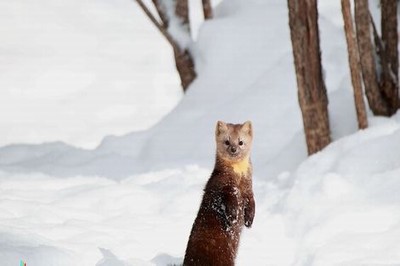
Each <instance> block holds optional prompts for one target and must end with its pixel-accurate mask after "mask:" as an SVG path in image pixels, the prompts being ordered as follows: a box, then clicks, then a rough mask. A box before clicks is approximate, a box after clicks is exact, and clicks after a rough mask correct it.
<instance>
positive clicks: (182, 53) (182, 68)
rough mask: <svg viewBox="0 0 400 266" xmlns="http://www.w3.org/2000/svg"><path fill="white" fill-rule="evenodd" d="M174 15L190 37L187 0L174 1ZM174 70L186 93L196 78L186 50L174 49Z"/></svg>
mask: <svg viewBox="0 0 400 266" xmlns="http://www.w3.org/2000/svg"><path fill="white" fill-rule="evenodd" d="M175 14H176V16H177V17H178V18H180V19H181V25H182V27H183V28H184V29H185V30H186V32H187V34H188V35H189V36H190V20H189V3H188V0H176V6H175ZM174 56H175V64H176V69H177V70H178V72H179V77H180V78H181V84H182V88H183V91H184V92H186V90H187V89H188V87H189V85H190V84H191V83H192V81H193V80H194V79H195V78H196V71H195V69H194V62H193V57H192V55H191V54H190V51H189V50H188V49H174Z"/></svg>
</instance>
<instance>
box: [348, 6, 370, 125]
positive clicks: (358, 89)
mask: <svg viewBox="0 0 400 266" xmlns="http://www.w3.org/2000/svg"><path fill="white" fill-rule="evenodd" d="M342 14H343V20H344V32H345V35H346V42H347V49H348V53H349V66H350V73H351V82H352V84H353V91H354V102H355V106H356V113H357V121H358V128H359V129H364V128H367V127H368V120H367V114H366V111H365V103H364V97H363V90H362V83H361V77H360V73H361V69H360V62H359V54H358V50H357V40H356V38H355V34H354V27H353V20H352V16H351V9H350V1H349V0H342Z"/></svg>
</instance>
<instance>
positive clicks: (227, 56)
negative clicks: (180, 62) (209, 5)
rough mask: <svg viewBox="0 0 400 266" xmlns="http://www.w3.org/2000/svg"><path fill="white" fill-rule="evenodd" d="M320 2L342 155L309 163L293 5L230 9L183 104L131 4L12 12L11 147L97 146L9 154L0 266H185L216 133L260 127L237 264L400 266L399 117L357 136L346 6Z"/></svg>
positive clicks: (23, 7)
mask: <svg viewBox="0 0 400 266" xmlns="http://www.w3.org/2000/svg"><path fill="white" fill-rule="evenodd" d="M319 4H320V12H321V14H320V15H321V16H320V27H321V42H322V49H323V53H322V56H323V63H324V69H325V79H326V84H327V87H328V90H329V98H330V105H329V111H330V118H331V127H332V136H333V138H334V140H335V141H334V142H333V143H332V144H331V145H330V146H329V147H327V148H326V149H325V150H324V151H322V152H321V153H318V154H316V155H314V156H312V157H310V158H306V150H305V146H304V136H303V133H302V125H301V117H300V113H299V108H298V105H297V98H296V97H297V95H296V85H295V76H294V73H293V72H294V71H293V65H292V61H293V59H292V54H291V50H290V41H289V32H288V24H287V10H286V2H285V1H281V0H275V1H265V0H229V1H223V2H222V3H221V4H220V5H219V6H218V9H217V10H216V18H215V19H214V20H211V21H209V22H206V23H204V24H203V25H201V27H200V30H199V32H198V33H195V34H196V36H197V38H198V39H197V41H196V42H195V43H193V44H192V46H191V47H192V49H193V51H194V52H195V55H196V62H197V71H198V73H199V77H198V79H197V80H196V81H195V82H194V83H193V84H192V86H191V88H190V90H189V92H188V94H187V95H185V97H184V98H183V99H182V101H180V102H179V103H178V104H177V101H178V100H179V99H180V97H181V94H180V89H179V86H178V84H177V83H178V81H177V80H176V77H172V76H171V73H172V71H173V69H172V68H173V66H171V62H170V61H168V60H169V59H170V56H171V55H170V51H169V50H168V47H167V46H165V44H164V46H162V45H161V44H160V42H159V36H158V35H157V34H158V33H157V32H156V30H155V29H154V28H152V27H151V26H149V24H148V21H146V18H145V17H144V16H143V15H142V14H141V13H140V10H139V9H138V8H137V6H135V5H134V3H132V2H131V1H125V0H118V1H113V2H110V1H106V0H101V1H95V0H86V1H77V0H73V1H69V2H68V3H66V2H65V3H64V2H63V1H49V0H42V3H41V5H33V4H32V5H31V4H29V3H25V2H23V1H20V0H15V1H1V2H0V6H1V8H0V10H1V11H0V12H2V15H1V16H0V20H1V22H2V23H0V25H1V26H0V27H2V32H4V33H5V34H6V36H7V38H5V37H4V36H2V37H1V38H2V40H4V41H3V42H2V43H1V44H0V55H1V57H2V58H4V60H0V68H1V69H2V70H4V71H2V73H1V74H0V85H1V87H2V91H1V93H2V98H1V100H0V101H1V104H0V106H1V108H5V109H4V110H6V112H1V119H0V127H1V129H2V130H1V132H0V134H1V137H0V139H1V141H2V142H1V143H2V144H10V143H16V142H30V143H38V142H42V141H51V140H62V141H65V142H67V143H72V144H74V145H78V146H81V147H90V148H93V149H91V150H84V149H78V148H75V147H71V146H68V145H66V144H64V143H61V142H56V143H47V144H41V145H24V144H19V145H11V146H6V147H3V148H1V149H0V262H1V263H0V264H1V265H5V266H8V265H10V266H11V265H18V263H19V262H20V260H23V261H26V262H27V265H29V266H31V265H98V266H116V265H131V266H132V265H135V266H136V265H158V266H161V265H163V266H164V265H167V264H173V263H180V262H181V261H182V257H183V255H184V250H185V248H186V243H187V239H188V236H189V232H190V228H191V226H192V222H193V220H194V217H195V215H196V212H197V209H198V206H199V201H200V199H201V193H202V188H203V186H204V183H205V182H206V180H207V178H208V176H209V174H210V172H211V170H212V166H213V160H214V143H213V141H214V140H213V138H214V137H213V132H214V126H215V122H216V121H217V120H226V121H232V122H236V121H237V122H242V121H244V120H248V119H250V120H252V121H253V123H254V129H255V138H256V139H255V144H254V150H253V158H252V159H253V164H254V169H255V174H254V191H255V198H256V205H257V208H256V217H255V221H254V224H253V227H252V228H251V229H250V230H247V229H245V230H244V232H243V235H242V239H241V245H240V248H239V254H238V258H237V265H299V266H302V265H323V266H325V265H400V253H399V252H398V251H399V250H400V244H399V241H398V240H399V239H400V208H399V207H400V196H399V194H398V191H399V190H400V180H399V178H398V177H399V175H400V115H399V114H397V115H395V116H394V117H393V118H391V119H386V118H372V117H370V124H371V125H370V128H369V129H367V130H364V131H357V129H356V119H355V112H354V106H353V100H352V92H351V87H350V81H349V73H348V66H347V55H346V50H345V49H346V48H345V41H344V36H343V32H342V20H341V14H340V6H339V3H336V2H333V1H320V3H319ZM87 10H89V11H90V12H87ZM78 11H79V12H78ZM375 13H376V12H375ZM105 14H106V15H105ZM132 14H135V15H133V16H132ZM140 15H142V16H140ZM71 18H72V19H71ZM49 21H52V22H54V23H50V24H49V23H48V22H49ZM5 25H8V26H5ZM12 25H13V26H12ZM82 25H85V27H82ZM13 27H15V28H14V29H13ZM43 29H45V30H44V31H42V30H43ZM129 32H132V33H136V35H134V34H133V35H134V36H131V35H130V34H129ZM222 33H223V34H222ZM24 38H25V39H24ZM44 44H46V45H44ZM135 45H136V46H135ZM158 45H161V46H158ZM71 47H72V48H71ZM135 47H136V48H137V49H135ZM139 51H140V52H139ZM38 60H39V61H40V64H36V62H37V61H38ZM4 62H5V63H4ZM168 62H169V63H168ZM153 67H156V70H153ZM21 73H26V74H21ZM151 75H156V76H151ZM149 81H151V82H149ZM55 85H56V86H55ZM137 86H139V87H144V88H145V90H136V89H135V90H132V87H133V88H137ZM54 87H57V88H58V90H54ZM70 88H73V90H72V91H71V90H70ZM155 95H157V96H156V97H155ZM89 102H90V103H89ZM91 103H92V104H91ZM46 104H48V105H49V108H47V107H46V108H45V107H44V106H46ZM176 104H177V105H176ZM175 105H176V107H175V108H174V106H175ZM149 106H150V107H149ZM172 108H173V110H172V111H171V112H170V113H169V114H168V115H166V112H167V111H168V110H171V109H172ZM146 112H150V113H149V116H147V115H145V113H146ZM27 114H29V116H27ZM160 119H161V120H160ZM159 120H160V121H159ZM60 121H61V122H62V123H65V126H63V125H60V124H59V122H60ZM157 121H159V122H158V123H156V122H157ZM153 124H155V125H154V126H153V127H150V125H153ZM54 125H57V126H54ZM145 128H147V129H146V130H143V131H141V132H132V133H129V134H126V135H123V136H119V137H115V136H109V137H107V138H105V139H104V140H102V141H101V144H100V145H99V146H97V147H96V144H97V143H99V142H100V140H101V137H102V136H104V135H108V134H121V133H126V132H130V131H133V130H137V129H145Z"/></svg>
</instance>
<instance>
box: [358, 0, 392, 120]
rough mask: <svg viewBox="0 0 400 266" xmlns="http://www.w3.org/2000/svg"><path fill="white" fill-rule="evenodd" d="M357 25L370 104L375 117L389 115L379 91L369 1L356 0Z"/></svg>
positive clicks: (366, 91) (363, 73)
mask: <svg viewBox="0 0 400 266" xmlns="http://www.w3.org/2000/svg"><path fill="white" fill-rule="evenodd" d="M354 7H355V11H354V13H355V24H356V34H357V42H358V49H359V55H360V63H361V71H362V77H363V80H364V87H365V94H366V95H367V99H368V104H369V107H370V108H371V110H372V112H373V113H374V114H375V115H384V116H388V115H389V108H388V106H387V104H386V102H385V100H384V98H383V95H382V93H381V91H380V89H379V86H378V82H377V75H376V65H375V61H374V52H373V47H372V42H371V32H370V26H371V25H370V16H369V9H368V0H354Z"/></svg>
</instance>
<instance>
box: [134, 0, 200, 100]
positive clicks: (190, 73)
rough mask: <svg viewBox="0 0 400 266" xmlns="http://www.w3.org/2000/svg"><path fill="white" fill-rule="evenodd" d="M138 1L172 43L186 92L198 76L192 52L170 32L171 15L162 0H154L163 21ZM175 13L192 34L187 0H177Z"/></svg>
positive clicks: (185, 28) (188, 32) (176, 63)
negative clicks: (169, 15)
mask: <svg viewBox="0 0 400 266" xmlns="http://www.w3.org/2000/svg"><path fill="white" fill-rule="evenodd" d="M136 2H137V3H138V4H139V6H140V7H141V8H142V9H143V11H144V12H145V14H146V15H147V16H148V17H149V18H150V20H151V21H152V22H153V24H154V25H155V26H156V27H157V28H158V29H159V30H160V32H161V33H162V34H163V36H164V37H165V38H166V39H167V40H168V42H169V43H170V44H171V46H172V49H173V51H174V58H175V65H176V69H177V71H178V74H179V78H180V80H181V85H182V89H183V91H184V92H186V90H187V89H188V87H189V85H190V84H191V83H192V82H193V80H194V79H195V78H196V71H195V67H194V61H193V57H192V55H191V54H190V52H189V50H188V49H186V48H182V47H180V45H179V44H178V42H177V41H176V40H175V39H174V38H173V36H171V34H170V33H169V32H168V26H169V17H168V14H167V12H166V10H165V7H164V6H163V5H162V2H160V1H159V0H152V2H153V4H154V6H155V8H156V10H157V13H158V15H159V17H160V19H161V22H158V21H157V19H156V18H155V17H154V16H153V14H152V13H151V12H150V10H149V9H148V8H147V7H146V5H145V4H144V3H143V1H142V0H136ZM175 14H176V16H177V17H178V18H179V19H181V26H182V27H183V28H184V30H185V31H186V32H187V34H188V35H189V36H190V23H189V22H190V21H189V6H188V1H187V0H177V1H176V6H175Z"/></svg>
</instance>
